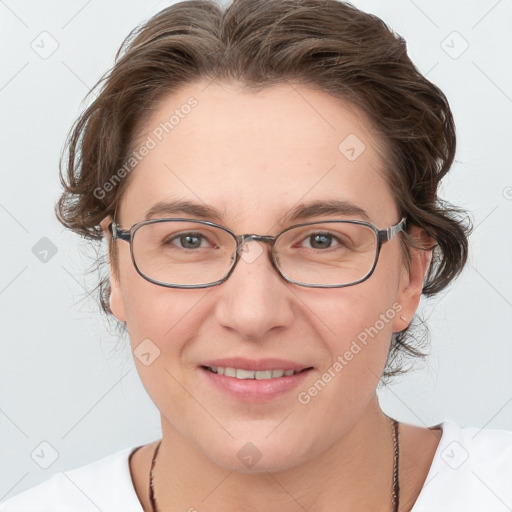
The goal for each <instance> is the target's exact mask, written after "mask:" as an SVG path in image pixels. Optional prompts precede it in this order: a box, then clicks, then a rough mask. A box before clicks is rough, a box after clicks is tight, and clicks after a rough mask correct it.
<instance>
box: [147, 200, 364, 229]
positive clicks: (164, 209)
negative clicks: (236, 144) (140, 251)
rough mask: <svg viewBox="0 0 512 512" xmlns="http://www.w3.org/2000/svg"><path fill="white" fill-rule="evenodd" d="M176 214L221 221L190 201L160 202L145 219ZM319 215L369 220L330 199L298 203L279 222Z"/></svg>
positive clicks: (215, 211)
mask: <svg viewBox="0 0 512 512" xmlns="http://www.w3.org/2000/svg"><path fill="white" fill-rule="evenodd" d="M176 214H185V215H191V216H193V217H196V218H199V219H206V220H212V221H216V222H218V223H221V222H222V221H223V213H222V212H221V211H220V210H218V209H217V208H214V207H213V206H209V205H206V204H200V203H194V202H192V201H170V202H163V201H162V202H159V203H156V204H155V205H154V206H152V207H151V208H150V209H149V210H147V211H146V214H145V219H146V220H149V219H150V218H152V217H154V216H157V215H176ZM320 215H329V216H335V215H336V216H339V217H356V218H360V219H364V220H367V221H369V220H370V216H369V215H368V213H367V212H366V211H365V210H364V209H363V208H361V207H360V206H357V205H356V204H354V203H352V202H350V201H342V200H338V199H330V200H326V201H318V200H316V201H309V202H306V203H300V204H298V205H297V206H295V207H294V208H293V209H292V210H290V211H289V212H287V213H286V214H285V215H284V216H283V217H282V219H281V220H280V223H281V224H282V223H285V222H295V221H302V220H307V219H309V218H311V217H318V216H320Z"/></svg>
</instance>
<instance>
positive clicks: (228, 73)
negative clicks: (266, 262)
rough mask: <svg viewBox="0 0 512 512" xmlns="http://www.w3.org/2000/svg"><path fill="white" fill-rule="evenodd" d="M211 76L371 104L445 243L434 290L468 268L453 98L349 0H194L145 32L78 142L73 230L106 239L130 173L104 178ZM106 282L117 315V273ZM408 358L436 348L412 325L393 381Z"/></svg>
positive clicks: (119, 61)
mask: <svg viewBox="0 0 512 512" xmlns="http://www.w3.org/2000/svg"><path fill="white" fill-rule="evenodd" d="M202 79H207V80H211V79H215V80H224V81H235V82H237V83H239V84H242V85H244V86H246V87H249V88H254V89H258V88H264V87H269V86H272V85H274V84H282V83H285V82H287V81H293V82H294V83H300V84H304V85H307V86H310V87H313V88H316V89H318V90H321V91H324V92H327V93H329V94H331V95H332V96H333V97H336V98H340V99H341V100H344V101H347V102H349V103H351V104H352V105H354V106H356V107H357V108H358V109H360V110H361V111H363V112H364V113H365V114H366V115H367V116H369V118H370V120H371V122H372V123H373V128H374V129H375V130H376V131H377V132H378V134H379V135H380V138H381V140H382V141H383V142H384V145H385V148H386V154H387V158H385V160H386V161H385V164H386V173H385V176H386V178H387V180H388V183H389V186H390V188H391V191H392V193H393V195H394V198H395V201H396V204H397V206H398V209H399V211H400V213H401V214H402V216H405V217H407V225H408V226H411V225H416V226H420V227H422V228H424V229H425V231H426V232H427V233H428V234H429V235H431V236H432V237H433V238H434V239H435V240H436V242H437V245H436V247H435V248H434V253H433V259H432V263H431V266H430V268H429V271H428V274H427V276H426V279H425V283H424V288H423V293H424V294H425V295H427V296H432V295H434V294H436V293H438V292H440V291H441V290H443V289H445V288H446V287H447V286H448V284H449V283H450V282H451V281H452V280H453V279H454V278H455V277H457V275H458V274H459V273H460V272H461V271H462V269H463V267H464V264H465V262H466V259H467V254H468V235H469V233H470V231H471V226H470V222H469V220H468V219H467V217H466V216H465V215H464V213H465V212H463V210H460V209H457V208H455V207H453V206H452V205H450V204H448V203H446V202H444V201H442V200H441V199H440V198H439V197H438V195H437V191H438V185H439V182H440V180H441V179H442V178H443V177H444V176H445V174H446V173H447V172H448V170H449V168H450V166H451V165H452V162H453V159H454V155H455V126H454V121H453V118H452V113H451V111H450V107H449V105H448V102H447V99H446V97H445V95H444V94H443V93H442V92H441V91H440V90H439V89H438V88H437V87H436V86H435V85H434V84H432V83H431V82H430V81H428V80H427V79H426V78H425V77H424V76H423V75H421V73H420V72H419V71H418V70H417V69H416V67H415V66H414V64H413V63H412V62H411V60H410V59H409V57H408V55H407V48H406V43H405V41H404V40H403V39H402V38H401V37H400V36H398V35H396V34H394V33H393V32H392V31H391V30H390V29H389V28H388V27H387V25H386V24H385V23H384V22H383V21H382V20H381V19H379V18H377V17H376V16H373V15H370V14H367V13H364V12H362V11H360V10H358V9H356V8H355V7H354V6H352V5H351V4H349V3H346V2H340V1H337V0H235V1H234V2H233V3H232V4H231V5H229V6H228V7H227V8H225V9H222V8H221V7H220V6H219V5H217V4H216V3H214V2H212V1H208V0H190V1H184V2H180V3H176V4H174V5H172V6H170V7H168V8H166V9H164V10H163V11H161V12H159V13H158V14H157V15H155V16H154V17H153V18H151V19H150V20H149V21H147V22H146V23H145V24H143V25H142V26H141V27H138V28H137V29H135V30H134V31H133V32H132V33H131V34H130V35H129V36H128V37H127V39H126V40H125V41H124V43H123V45H122V46H121V48H120V49H119V51H118V53H117V55H116V62H115V64H114V66H113V68H112V69H111V70H110V71H109V72H108V73H107V74H106V75H105V76H104V77H103V78H102V79H101V80H100V81H99V82H98V84H96V86H95V87H94V88H93V90H94V91H96V90H99V92H98V96H97V98H96V99H95V100H94V101H93V102H92V104H91V105H90V106H89V108H87V110H86V111H85V112H84V113H83V114H82V115H81V116H80V118H79V119H78V120H77V122H76V123H75V125H74V127H73V129H72V132H71V134H70V136H69V139H68V141H67V150H68V155H67V165H66V167H67V168H66V169H64V168H63V165H62V161H61V182H62V184H63V187H64V192H63V194H62V196H61V197H60V199H59V201H58V203H57V205H56V211H57V215H58V217H59V220H60V221H61V222H62V223H63V224H64V225H65V226H66V227H68V228H70V229H72V230H73V231H75V232H76V233H79V234H81V235H83V236H85V237H86V238H89V239H96V240H98V239H101V238H102V236H103V233H102V230H101V228H100V227H99V224H100V222H101V221H102V220H103V219H104V218H105V217H106V216H108V215H110V216H113V215H114V212H115V210H116V207H117V205H118V203H119V201H120V198H121V197H122V195H123V192H124V190H125V188H126V186H127V185H128V183H129V180H130V174H129V173H128V174H127V175H126V177H125V178H123V179H122V180H119V183H116V186H112V187H108V189H109V190H108V192H107V191H106V190H105V189H104V188H103V187H104V184H105V183H107V182H109V180H112V178H113V176H114V175H115V173H116V171H118V170H119V169H120V168H122V167H123V165H124V164H125V163H126V159H127V158H128V157H129V155H130V152H131V151H132V145H133V141H134V138H135V137H136V135H137V130H138V129H139V128H140V127H141V125H142V123H143V122H144V120H145V119H146V118H147V116H148V115H149V114H150V113H151V112H152V110H153V109H154V108H155V106H156V104H157V103H158V102H159V101H160V100H161V99H162V98H163V97H164V96H166V95H168V94H170V93H172V92H174V91H176V90H177V89H178V88H181V87H183V86H185V85H187V84H190V83H193V82H198V81H200V80H202ZM98 190H101V191H102V192H101V193H98V192H97V191H98ZM401 240H402V244H403V248H404V255H405V259H406V261H409V251H408V249H407V246H417V244H416V245H415V241H414V240H413V238H412V237H411V236H408V235H407V234H406V233H405V234H404V236H403V237H401ZM111 249H113V248H111ZM110 252H111V254H110V257H111V258H112V261H113V262H114V263H115V251H114V250H111V251H110ZM113 267H114V269H115V265H113ZM98 289H99V295H100V301H101V305H102V308H103V310H104V311H105V312H107V313H111V311H110V308H109V305H108V297H109V294H110V287H109V282H108V279H107V278H102V279H101V281H100V283H99V285H98ZM404 355H412V356H417V357H424V356H425V354H424V353H422V352H421V351H420V350H419V348H418V339H415V337H414V335H413V333H412V332H411V328H409V329H406V330H405V331H402V332H399V333H395V334H394V335H393V340H392V344H391V350H390V353H389V357H388V361H387V364H386V368H385V371H384V375H383V377H384V378H385V379H386V378H389V377H390V376H393V375H396V374H399V373H403V372H404V369H403V367H402V356H404Z"/></svg>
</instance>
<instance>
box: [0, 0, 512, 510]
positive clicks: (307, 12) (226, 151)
mask: <svg viewBox="0 0 512 512" xmlns="http://www.w3.org/2000/svg"><path fill="white" fill-rule="evenodd" d="M454 154H455V128H454V123H453V119H452V115H451V111H450V108H449V105H448V103H447V101H446V98H445V96H444V95H443V93H442V92H441V91H440V90H439V89H438V88H437V87H435V86H434V85H433V84H432V83H430V82H429V81H428V80H426V79H425V78H424V77H423V76H422V75H421V74H419V73H418V71H417V70H416V69H415V67H414V65H413V64H412V63H411V61H410V59H409V58H408V56H407V54H406V47H405V43H404V42H403V40H402V39H400V38H399V37H398V36H396V35H394V34H393V33H392V32H391V31H390V30H389V29H388V28H387V27H386V26H385V25H384V23H382V21H381V20H379V19H378V18H376V17H373V16H370V15H368V14H365V13H363V12H361V11H358V10H357V9H355V8H354V7H352V6H350V5H349V4H345V3H342V2H338V1H335V0H328V1H326V0H306V1H301V2H297V1H288V0H279V1H273V2H268V1H264V0H241V1H235V2H234V3H233V4H232V5H230V6H229V7H228V8H227V9H225V11H224V10H222V9H220V8H219V7H218V6H217V5H216V4H213V3H210V2H207V1H186V2H182V3H179V4H175V5H173V6H172V7H170V8H168V9H165V10H164V11H162V12H160V13H159V14H158V15H157V16H155V17H154V18H153V19H151V20H150V21H149V22H148V23H147V24H146V25H145V26H144V27H142V28H141V29H140V30H139V31H137V32H135V33H134V34H133V35H132V36H131V37H130V38H129V39H128V40H127V42H126V44H125V46H124V48H123V51H122V52H121V53H120V54H119V55H118V60H117V62H116V65H115V66H114V68H113V69H112V71H111V73H110V74H109V75H108V76H107V77H106V79H105V82H104V83H103V86H102V89H101V93H100V94H99V96H98V97H97V99H95V101H94V102H93V104H92V105H91V106H90V107H89V108H88V109H87V111H86V112H85V113H84V114H83V115H82V116H81V118H80V119H79V120H78V122H77V124H76V125H75V128H74V131H73V133H72V135H71V137H70V140H69V158H68V161H67V167H66V169H65V170H64V172H63V184H64V187H65V190H64V193H63V195H62V197H61V199H60V201H59V203H58V205H57V213H58V216H59V219H60V220H61V222H62V223H63V224H64V225H65V226H66V227H68V228H70V229H72V230H73V231H75V232H77V233H79V234H81V235H85V236H86V237H89V238H91V239H101V238H105V239H106V240H107V241H108V247H109V256H110V276H109V279H108V280H107V281H106V282H103V283H101V291H102V299H103V305H104V307H105V310H106V311H107V312H108V313H109V314H112V315H114V316H115V317H116V318H117V319H118V320H119V321H120V322H122V323H123V324H124V325H125V326H126V329H127V331H128V333H129V336H130V343H131V348H132V350H133V354H134V360H135V363H136V366H137V370H138V372H139V375H140V378H141V380H142V383H143V384H144V387H145V388H146V390H147V392H148V394H149V396H150V397H151V399H152V400H153V402H154V403H155V405H156V406H157V408H158V409H159V411H160V414H161V425H162V439H161V440H158V441H155V442H153V443H151V444H148V445H144V446H140V447H130V448H129V449H126V450H123V451H121V452H119V453H117V454H114V455H112V456H110V457H107V458H105V459H102V460H100V461H97V462H95V463H93V464H90V465H87V466H84V467H82V468H78V469H76V470H74V471H70V472H68V473H67V474H66V475H62V474H59V475H55V476H54V477H53V478H52V479H50V480H48V481H47V482H44V483H43V484H40V485H39V486H37V487H35V488H33V489H31V490H29V491H26V492H24V493H22V494H20V495H19V496H16V497H14V498H12V499H11V500H8V501H7V502H5V503H4V504H3V505H2V507H0V510H2V511H6V512H7V511H11V510H97V509H100V510H105V511H111V510H119V511H121V510H122V511H132V510H133V511H141V510H144V511H146V512H151V511H171V510H189V511H193V510H198V511H219V510H237V511H239V510H248V511H261V510H265V511H273V510H286V511H294V510H308V511H325V510H337V511H345V510H346V511H349V510H350V511H351V512H358V511H368V510H372V511H380V510H382V511H389V510H392V511H398V510H399V511H401V512H402V511H403V512H405V511H413V512H423V511H427V510H428V511H434V510H435V511H444V510H446V511H448V510H449V511H451V512H453V511H457V510H460V511H462V510H464V511H466V512H467V511H470V510H475V511H476V510H479V511H481V510H486V511H498V510H506V508H504V507H506V506H508V507H510V506H512V490H511V486H510V481H511V477H512V433H510V432H507V431H491V430H488V431H477V429H462V428H460V427H458V426H457V425H456V424H454V423H453V422H450V421H445V422H443V423H441V424H439V425H435V426H432V427H431V428H420V427H417V426H413V425H409V424H405V423H401V422H398V421H397V420H395V419H393V418H390V417H389V416H387V415H386V414H385V413H384V412H383V411H382V410H381V408H380V406H379V403H378V400H377V394H376V388H377V385H378V384H379V382H380V381H381V379H387V378H390V377H392V376H393V375H396V374H399V373H400V372H401V371H403V368H402V366H401V356H402V355H404V354H413V355H415V354H416V355H417V356H420V355H421V354H419V353H418V352H417V350H416V349H415V347H414V344H413V343H412V342H411V337H410V332H409V326H410V322H411V319H412V318H413V317H414V314H415V312H416V309H417V307H418V304H419V301H420V297H421V295H422V294H424V295H426V296H432V295H434V294H436V293H438V292H439V291H441V290H443V289H444V288H446V286H447V285H448V284H449V283H450V282H452V281H453V279H455V278H456V277H457V275H458V274H459V273H460V271H461V270H462V268H463V266H464V264H465V261H466V258H467V250H468V249H467V247H468V245H467V236H468V232H469V228H468V227H467V225H466V224H465V223H464V221H463V215H462V212H460V211H459V210H457V209H456V208H454V207H451V206H449V205H447V204H446V203H443V202H442V201H441V200H440V199H439V198H438V196H437V190H438V185H439V182H440V180H441V179H442V178H443V177H444V176H445V175H446V173H447V172H448V170H449V169H450V166H451V164H452V162H453V159H454ZM477 434H478V437H477ZM475 478H476V480H475ZM478 481H480V482H481V485H475V482H478ZM500 507H501V508H500Z"/></svg>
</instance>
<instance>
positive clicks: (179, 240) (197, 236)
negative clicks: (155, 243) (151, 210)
mask: <svg viewBox="0 0 512 512" xmlns="http://www.w3.org/2000/svg"><path fill="white" fill-rule="evenodd" d="M203 243H204V244H203ZM164 244H165V245H178V247H179V248H181V249H198V248H201V247H209V244H208V241H207V239H206V237H204V236H203V235H202V234H201V233H194V232H187V233H179V234H178V235H174V236H173V237H171V238H168V239H166V240H165V241H164Z"/></svg>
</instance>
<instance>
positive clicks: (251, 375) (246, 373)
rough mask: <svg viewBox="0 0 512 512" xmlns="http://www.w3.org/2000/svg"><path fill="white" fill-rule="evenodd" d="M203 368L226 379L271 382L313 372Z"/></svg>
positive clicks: (218, 367) (305, 369)
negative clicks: (270, 380) (271, 380)
mask: <svg viewBox="0 0 512 512" xmlns="http://www.w3.org/2000/svg"><path fill="white" fill-rule="evenodd" d="M202 368H204V369H206V370H208V371H210V372H211V373H216V374H218V375H224V376H226V377H234V378H235V379H241V380H245V379H254V380H269V379H279V378H281V377H291V376H292V375H296V374H298V373H302V372H305V371H307V370H311V369H312V367H309V368H304V369H303V370H299V371H296V370H293V369H277V370H257V371H256V370H243V369H241V368H231V367H223V366H203V367H202Z"/></svg>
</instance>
